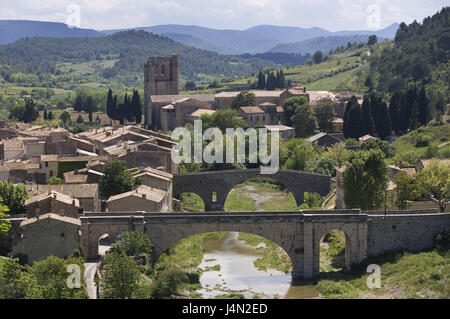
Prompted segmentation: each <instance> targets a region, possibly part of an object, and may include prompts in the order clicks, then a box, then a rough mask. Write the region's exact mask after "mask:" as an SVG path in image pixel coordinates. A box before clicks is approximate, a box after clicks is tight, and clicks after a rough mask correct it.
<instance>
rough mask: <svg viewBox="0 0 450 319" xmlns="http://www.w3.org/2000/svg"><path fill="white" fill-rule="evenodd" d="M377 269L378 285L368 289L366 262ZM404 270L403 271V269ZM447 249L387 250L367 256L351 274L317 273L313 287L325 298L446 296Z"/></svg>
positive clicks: (448, 276)
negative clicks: (316, 279) (378, 268)
mask: <svg viewBox="0 0 450 319" xmlns="http://www.w3.org/2000/svg"><path fill="white" fill-rule="evenodd" d="M369 264H377V265H379V266H380V267H381V268H380V269H381V288H378V289H369V288H368V287H367V284H366V281H367V278H368V276H369V275H368V274H367V273H366V269H367V265H369ZM406 270H407V271H406ZM449 283H450V252H449V251H448V250H447V251H444V252H442V251H437V250H433V251H429V252H422V253H416V254H413V253H408V252H399V253H390V254H385V255H382V256H377V257H374V258H369V259H368V260H367V261H366V262H364V263H363V264H361V265H359V266H357V267H354V268H353V269H352V272H351V273H348V272H339V273H327V274H321V276H320V278H319V282H318V284H317V287H316V289H317V290H318V291H319V292H320V294H321V295H322V296H323V297H325V298H344V299H347V298H382V299H391V298H419V299H421V298H442V299H448V298H450V284H449Z"/></svg>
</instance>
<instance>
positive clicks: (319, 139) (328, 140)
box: [307, 132, 340, 149]
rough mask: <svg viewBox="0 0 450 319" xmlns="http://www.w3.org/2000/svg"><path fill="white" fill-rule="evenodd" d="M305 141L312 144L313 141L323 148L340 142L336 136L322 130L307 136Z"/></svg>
mask: <svg viewBox="0 0 450 319" xmlns="http://www.w3.org/2000/svg"><path fill="white" fill-rule="evenodd" d="M307 141H308V142H310V143H313V144H314V143H315V144H317V145H318V146H320V147H325V149H327V148H328V147H330V146H333V145H334V144H337V143H339V142H340V141H339V140H338V139H337V138H336V137H334V136H332V135H330V134H327V133H324V132H320V133H318V134H316V135H313V136H311V137H309V138H308V139H307Z"/></svg>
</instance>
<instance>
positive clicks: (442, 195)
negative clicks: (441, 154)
mask: <svg viewBox="0 0 450 319" xmlns="http://www.w3.org/2000/svg"><path fill="white" fill-rule="evenodd" d="M416 183H417V188H418V192H419V193H420V194H421V195H422V196H426V197H429V198H431V199H432V200H433V201H434V202H436V203H437V204H438V205H439V210H440V211H441V212H444V211H445V207H446V205H447V202H448V201H449V199H450V163H449V162H439V161H438V160H433V161H432V162H431V163H430V164H429V165H428V166H427V167H425V168H424V169H422V170H421V171H420V172H418V173H417V174H416Z"/></svg>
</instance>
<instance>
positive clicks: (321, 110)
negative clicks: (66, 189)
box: [314, 100, 334, 132]
mask: <svg viewBox="0 0 450 319" xmlns="http://www.w3.org/2000/svg"><path fill="white" fill-rule="evenodd" d="M314 115H315V116H316V119H317V125H318V126H319V130H320V131H321V132H332V131H333V120H334V104H333V102H332V101H331V100H320V101H319V102H317V104H316V107H315V109H314Z"/></svg>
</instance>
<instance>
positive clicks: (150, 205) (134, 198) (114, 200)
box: [106, 185, 170, 212]
mask: <svg viewBox="0 0 450 319" xmlns="http://www.w3.org/2000/svg"><path fill="white" fill-rule="evenodd" d="M169 202H170V199H169V194H168V193H167V192H165V191H162V190H160V189H157V188H153V187H149V186H146V185H141V186H139V187H138V188H137V189H135V190H133V191H130V192H126V193H123V194H118V195H115V196H111V197H110V198H109V199H108V200H107V201H106V205H107V207H108V212H130V211H144V212H168V211H169Z"/></svg>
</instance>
